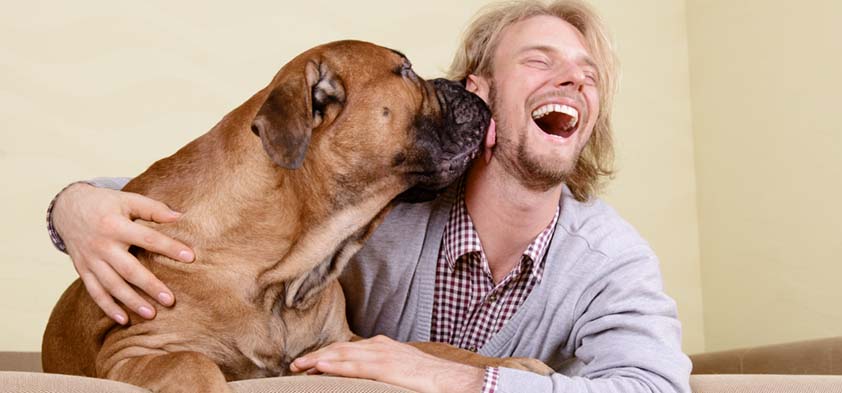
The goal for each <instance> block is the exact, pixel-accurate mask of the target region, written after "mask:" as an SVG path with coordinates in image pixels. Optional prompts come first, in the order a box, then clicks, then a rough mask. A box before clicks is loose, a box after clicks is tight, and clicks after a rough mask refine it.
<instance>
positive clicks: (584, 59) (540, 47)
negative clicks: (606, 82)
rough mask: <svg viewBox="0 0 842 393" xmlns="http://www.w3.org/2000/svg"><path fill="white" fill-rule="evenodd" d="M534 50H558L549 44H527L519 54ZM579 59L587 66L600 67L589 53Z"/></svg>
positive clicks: (551, 51) (549, 51)
mask: <svg viewBox="0 0 842 393" xmlns="http://www.w3.org/2000/svg"><path fill="white" fill-rule="evenodd" d="M533 50H535V51H539V52H544V53H555V52H558V51H557V50H556V49H555V48H553V47H551V46H549V45H531V46H527V47H524V48H522V49H521V50H519V51H518V54H522V53H525V52H529V51H533ZM577 61H578V62H581V63H584V64H585V65H587V66H590V67H593V68H595V69H599V67H598V66H597V64H596V61H594V59H593V58H592V57H590V56H589V55H584V56H581V57H579V58H578V59H577Z"/></svg>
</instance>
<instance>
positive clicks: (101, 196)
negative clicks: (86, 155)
mask: <svg viewBox="0 0 842 393" xmlns="http://www.w3.org/2000/svg"><path fill="white" fill-rule="evenodd" d="M179 215H180V214H179V213H177V212H174V211H172V210H170V209H169V208H168V207H167V206H166V205H165V204H163V203H161V202H158V201H155V200H152V199H149V198H147V197H144V196H142V195H138V194H133V193H128V192H121V191H114V190H109V189H104V188H97V187H93V186H90V185H88V184H84V183H79V184H74V185H72V186H70V187H69V188H67V190H65V191H64V192H62V193H61V195H59V197H58V199H57V200H56V203H55V205H54V206H53V224H54V225H55V228H56V231H57V232H58V233H59V235H60V236H61V237H62V239H63V240H64V244H65V246H67V253H68V254H69V255H70V258H71V259H73V266H74V267H75V268H76V272H78V273H79V277H81V278H82V281H83V282H84V283H85V288H87V290H88V293H90V295H91V297H92V298H93V300H94V302H96V304H97V305H98V306H99V307H100V308H101V309H102V310H103V311H104V312H105V314H106V315H108V316H109V317H110V318H111V319H113V320H114V321H116V322H117V323H119V324H125V323H126V322H128V317H127V316H126V313H125V311H124V310H123V309H122V308H121V307H120V306H118V305H117V303H115V301H114V298H117V300H119V301H120V302H122V303H123V304H125V305H126V306H128V307H129V308H131V309H132V310H134V312H136V313H137V314H138V315H140V316H142V317H144V318H147V319H152V318H155V307H154V306H152V305H151V304H149V303H148V302H147V301H146V300H144V299H143V298H142V297H140V295H138V294H137V292H135V290H134V289H132V287H130V286H129V285H128V283H127V282H126V281H128V282H129V283H132V284H134V285H135V286H137V287H138V288H140V289H142V290H143V291H144V292H146V293H147V294H148V295H149V296H151V297H152V298H153V299H157V300H158V302H159V303H161V304H162V305H164V306H171V305H172V304H173V303H174V301H175V298H174V296H173V294H172V291H170V290H169V288H167V287H166V286H165V285H164V283H162V282H161V281H160V280H158V279H157V278H156V277H155V276H154V275H153V274H152V273H151V272H150V271H149V270H147V269H146V268H145V267H144V266H143V265H141V264H140V262H138V260H137V259H136V258H135V257H134V256H133V255H132V254H130V253H129V252H128V249H129V246H131V245H135V246H138V247H141V248H144V249H146V250H149V251H152V252H156V253H159V254H163V255H166V256H168V257H170V258H173V259H177V260H181V261H184V262H191V261H193V258H194V256H193V252H192V251H191V250H190V248H188V247H187V246H185V245H184V244H182V243H180V242H178V241H175V240H174V239H172V238H170V237H167V236H164V235H163V234H161V233H160V232H157V231H155V230H153V229H151V228H148V227H146V226H143V225H140V224H137V223H135V222H134V221H132V220H134V219H136V218H140V219H143V220H146V221H153V222H158V223H168V222H173V221H175V220H177V219H178V217H179ZM112 296H113V297H112Z"/></svg>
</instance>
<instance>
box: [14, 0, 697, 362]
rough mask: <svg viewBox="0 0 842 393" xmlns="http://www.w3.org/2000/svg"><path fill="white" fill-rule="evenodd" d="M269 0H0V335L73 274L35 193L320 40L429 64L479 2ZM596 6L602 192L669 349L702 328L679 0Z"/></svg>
mask: <svg viewBox="0 0 842 393" xmlns="http://www.w3.org/2000/svg"><path fill="white" fill-rule="evenodd" d="M281 3H282V2H277V1H265V2H262V3H260V2H250V3H249V5H248V6H239V5H233V3H229V4H225V5H212V4H211V3H208V2H192V3H191V4H190V5H187V4H184V2H165V1H148V2H132V3H125V2H113V1H87V2H81V3H80V2H75V3H73V2H53V3H52V4H50V5H49V6H47V5H39V4H35V3H32V4H29V3H26V2H20V3H15V4H14V5H7V6H6V7H4V12H3V13H2V15H0V59H3V60H2V61H0V71H2V72H0V85H2V86H3V89H1V90H0V119H2V125H3V126H2V129H0V132H2V137H3V140H4V141H6V142H5V143H3V144H2V145H0V163H2V165H0V175H2V178H3V180H4V181H5V186H4V187H2V188H0V206H2V209H3V210H2V217H3V219H4V221H5V222H4V223H3V224H2V225H0V310H2V313H3V314H2V315H3V317H2V319H3V323H2V324H0V350H37V349H38V348H39V345H40V344H39V343H40V336H41V332H42V330H43V326H44V324H45V322H46V319H47V317H48V315H49V311H50V309H51V307H52V305H53V304H54V302H55V301H56V299H57V298H58V297H59V295H60V293H61V291H62V290H63V289H64V288H65V287H66V286H67V284H69V282H70V281H71V280H72V279H73V278H74V277H75V273H74V271H73V268H72V266H71V264H70V262H69V260H68V259H67V257H65V256H64V255H62V254H59V253H58V252H56V251H55V250H53V249H52V248H51V246H50V245H49V242H48V239H47V235H46V233H45V230H44V219H43V216H44V209H45V208H46V206H47V203H48V202H49V200H50V199H51V198H52V196H53V194H54V193H55V192H57V191H58V190H59V189H60V188H61V187H62V186H63V185H65V184H66V183H68V182H70V181H73V180H76V179H85V178H91V177H95V176H121V175H123V176H132V175H134V174H137V173H139V172H141V171H142V170H143V169H145V167H146V166H147V165H148V164H149V163H151V162H152V161H154V160H155V159H157V158H160V157H163V156H165V155H168V154H170V153H172V152H173V151H175V150H176V148H178V147H179V146H181V145H183V144H184V143H186V142H187V141H189V140H191V139H193V138H195V137H196V136H198V135H199V134H201V133H203V132H204V131H205V130H207V129H208V128H210V127H211V126H212V125H213V124H214V123H215V122H216V121H217V120H218V119H219V118H220V117H221V116H222V115H223V114H225V113H226V112H228V111H229V110H231V109H232V108H234V107H235V106H236V105H238V104H239V103H240V102H242V101H243V100H244V99H246V98H247V97H248V96H249V95H250V94H251V93H253V92H254V91H256V90H257V89H258V88H260V87H262V86H263V85H264V84H265V83H267V82H268V81H269V79H270V78H271V76H272V75H273V74H274V72H275V71H276V69H277V68H278V67H279V66H280V65H282V64H283V63H284V62H285V61H286V60H288V59H290V58H291V57H292V56H293V55H295V54H297V53H298V52H300V51H302V50H304V49H306V48H308V47H310V46H313V45H315V44H318V43H321V42H325V41H329V40H335V39H341V38H358V39H365V40H370V41H375V42H378V43H380V44H383V45H387V46H391V47H395V48H398V49H401V50H402V51H404V52H405V53H407V55H408V56H409V57H410V58H411V59H412V60H413V63H414V64H415V65H416V69H417V70H418V71H419V73H420V74H421V75H426V76H439V75H441V73H442V70H444V69H445V68H446V67H447V65H448V64H449V60H450V57H451V55H452V53H453V51H454V49H455V46H456V37H457V36H458V35H459V33H460V32H461V30H462V29H463V28H464V26H465V24H466V22H467V21H468V19H469V18H470V16H471V15H472V14H473V13H474V12H475V11H476V10H477V9H478V8H479V7H480V6H481V5H482V4H483V3H484V2H482V1H462V2H453V1H444V0H432V1H427V2H417V3H415V4H412V5H407V6H399V7H396V6H395V3H394V2H390V1H379V2H378V1H364V2H362V1H361V2H336V1H312V0H311V1H306V2H295V3H294V4H281ZM457 4H458V5H457ZM594 4H595V5H596V6H597V8H598V9H599V10H600V11H602V12H603V13H604V15H605V17H606V19H607V22H608V24H609V25H610V27H611V30H612V31H613V33H614V36H615V38H616V41H617V43H618V47H619V52H620V56H621V58H622V62H623V81H622V87H621V93H620V95H619V97H618V100H617V110H616V111H615V115H616V129H617V148H618V168H619V173H618V176H617V178H616V180H615V182H614V183H613V184H612V186H611V187H610V188H609V190H608V192H607V199H609V200H610V202H611V203H612V204H613V205H614V206H615V207H616V208H617V209H618V210H619V211H620V212H621V213H622V214H623V215H624V216H625V217H626V218H627V219H628V220H629V221H631V222H632V223H633V224H634V225H635V226H636V227H637V228H638V229H639V230H640V231H641V232H642V233H643V235H644V236H645V237H646V238H647V239H648V240H649V241H650V242H651V243H652V245H653V247H654V248H655V250H656V252H657V253H658V254H659V256H660V257H661V261H662V267H663V272H664V281H665V285H666V289H667V291H668V292H669V293H670V294H671V295H672V296H673V297H675V299H676V300H677V302H678V305H679V311H680V314H681V319H682V321H683V323H684V328H685V337H684V347H685V350H687V351H688V352H697V351H700V350H702V349H703V348H704V345H705V343H704V332H703V325H702V292H701V279H700V267H699V255H698V254H699V252H698V250H699V247H698V234H697V228H698V224H697V218H696V200H695V198H696V190H695V174H694V163H693V136H692V132H691V116H690V114H691V112H690V99H689V78H688V63H687V39H686V22H685V21H686V19H685V9H684V2H683V1H662V0H638V1H635V2H634V4H632V3H630V2H628V1H625V0H600V1H594ZM454 6H456V7H457V8H456V9H454V8H453V7H454Z"/></svg>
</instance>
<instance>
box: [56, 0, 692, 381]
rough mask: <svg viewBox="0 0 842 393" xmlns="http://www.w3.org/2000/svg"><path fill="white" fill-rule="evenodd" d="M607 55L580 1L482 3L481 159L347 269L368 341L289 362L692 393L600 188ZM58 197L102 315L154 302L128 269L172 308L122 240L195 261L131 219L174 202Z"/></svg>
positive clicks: (632, 235)
mask: <svg viewBox="0 0 842 393" xmlns="http://www.w3.org/2000/svg"><path fill="white" fill-rule="evenodd" d="M613 56H614V55H613V52H612V51H611V48H610V44H609V42H608V40H607V39H606V37H605V34H604V29H603V27H602V26H601V23H600V22H599V20H598V18H597V17H596V15H595V14H594V13H593V12H592V11H591V10H590V9H589V8H588V7H586V6H585V5H583V4H581V3H579V2H577V1H565V0H560V1H557V2H555V3H553V4H551V5H548V6H544V5H541V4H539V3H533V2H524V3H514V4H507V5H503V6H500V7H497V8H494V9H489V10H488V11H486V12H485V13H484V14H482V15H481V16H479V18H477V20H476V21H475V22H474V23H473V24H472V25H471V27H470V28H469V30H468V32H467V34H466V39H465V41H464V43H463V45H462V48H460V51H459V52H458V53H457V56H456V59H455V61H454V64H453V66H452V70H451V74H452V75H451V76H452V77H453V78H455V79H460V80H464V81H465V83H466V87H467V88H468V89H469V90H471V91H473V92H475V93H476V94H478V95H479V96H480V97H482V98H483V99H485V100H486V102H487V103H488V104H489V105H490V106H491V108H492V112H493V115H494V116H493V117H494V122H493V123H492V126H491V127H490V129H489V132H488V136H487V138H486V143H485V151H484V153H483V155H482V156H481V157H480V158H478V159H477V160H476V162H474V163H473V165H472V167H471V168H470V170H469V171H468V173H467V175H466V176H465V178H464V180H463V181H461V182H458V183H457V184H455V185H454V186H452V187H451V188H450V189H449V190H448V191H447V192H445V193H444V194H443V195H442V196H440V197H439V198H437V199H436V200H435V201H432V202H429V203H424V204H416V205H399V206H398V207H397V208H396V209H395V210H394V211H393V212H392V213H390V215H389V217H387V219H386V220H385V222H384V223H383V224H382V225H381V226H380V228H379V229H378V230H377V231H376V233H375V234H374V235H373V236H372V238H371V239H370V240H369V242H368V244H367V246H366V247H365V248H364V249H363V250H362V251H360V253H359V254H358V255H357V256H356V257H355V259H356V260H357V261H365V263H358V262H351V263H350V264H349V267H348V269H347V271H346V272H345V273H344V274H343V277H342V279H341V280H342V284H343V288H344V289H345V290H346V296H347V297H348V317H349V322H350V324H351V328H352V330H353V331H354V332H355V333H357V334H359V335H361V336H363V337H374V338H371V339H367V340H362V341H359V342H354V343H337V344H333V345H330V346H328V347H325V348H323V349H321V350H318V351H316V352H314V353H311V354H308V355H306V356H303V357H301V358H299V359H297V360H296V361H295V362H294V363H293V364H292V366H291V367H292V369H293V371H308V372H322V373H330V374H336V375H343V376H351V377H361V378H369V379H375V380H381V381H384V382H389V383H392V384H396V385H400V386H404V387H408V388H410V389H414V390H418V391H431V392H435V391H477V392H478V391H483V392H493V391H497V392H515V391H517V392H526V391H528V392H541V391H547V392H550V391H553V392H555V391H558V392H562V391H564V392H579V391H581V392H584V391H596V392H599V391H606V392H608V391H612V392H613V391H623V392H632V391H635V392H636V391H641V392H674V391H682V392H683V391H689V386H688V379H689V378H688V375H689V372H690V363H689V360H688V359H687V357H686V356H685V355H684V354H682V352H681V348H680V341H681V339H680V335H681V334H680V324H679V322H678V320H677V317H676V307H675V303H674V302H673V301H672V300H671V299H670V298H669V297H667V296H666V295H665V294H664V293H663V289H662V284H661V278H660V272H659V268H658V260H657V258H656V257H655V255H654V253H653V252H652V250H651V249H650V248H649V246H648V245H647V244H646V242H645V241H643V240H642V239H641V238H640V237H639V235H638V234H637V233H636V232H635V231H634V230H633V229H632V228H631V227H630V226H629V225H628V224H627V223H626V222H624V221H623V220H622V219H621V218H620V217H619V216H617V214H616V213H615V212H614V211H613V210H611V209H610V208H609V207H608V206H606V205H605V204H604V203H602V202H601V201H599V200H598V199H596V197H595V196H594V194H595V192H596V191H597V189H598V186H599V182H600V180H601V178H603V177H605V176H606V175H609V174H610V173H611V171H610V159H611V153H612V147H611V130H610V104H611V96H612V93H613V81H614V77H615V75H614V57H613ZM115 185H116V187H113V188H119V184H115ZM51 210H52V211H53V215H54V216H53V217H54V223H55V229H56V231H51V232H53V233H51V234H53V235H54V239H56V240H58V239H59V235H61V237H63V238H64V240H65V242H66V244H67V251H68V253H69V254H70V256H71V257H72V258H73V261H74V264H75V266H76V269H77V271H78V272H79V274H80V276H81V277H82V279H83V281H84V282H85V285H86V287H87V289H88V291H89V292H90V293H91V295H92V297H93V298H94V300H95V301H96V302H97V304H98V305H99V306H100V307H101V308H102V309H103V310H104V311H105V312H106V313H107V314H108V315H109V316H111V317H112V318H114V319H115V320H116V321H118V322H120V323H124V322H125V321H126V316H125V313H124V311H123V310H122V309H121V308H120V306H118V305H117V304H116V303H115V301H114V298H116V299H118V300H119V301H121V302H122V303H123V304H125V305H126V306H127V307H130V308H131V309H133V310H135V312H137V313H138V314H139V315H141V316H144V317H146V318H153V317H154V315H155V314H154V313H155V311H154V307H153V306H152V305H151V304H149V303H147V302H145V301H144V300H143V299H142V298H140V297H139V296H138V295H137V294H136V293H135V292H134V290H132V289H131V287H129V286H128V285H127V283H126V282H125V281H126V280H127V281H128V282H130V283H132V284H134V285H136V286H137V287H139V288H141V289H142V290H143V291H145V292H146V293H148V294H149V295H150V296H152V297H153V298H156V299H158V300H159V302H160V303H161V304H163V305H171V304H172V303H173V297H172V294H171V292H169V290H168V289H167V288H166V287H165V286H164V285H163V284H162V283H161V282H160V281H158V280H157V279H156V278H154V277H152V275H151V274H150V273H149V272H148V271H146V270H145V269H144V268H142V267H141V266H140V265H139V264H138V263H137V261H136V260H134V259H133V258H132V257H131V255H130V254H128V253H127V252H126V250H127V248H128V247H129V245H138V246H140V247H143V248H146V249H149V250H152V251H155V252H159V253H163V254H165V255H167V256H170V257H172V258H176V259H181V260H184V261H185V262H188V261H190V260H192V258H193V256H192V253H191V251H190V250H189V248H187V247H186V246H184V245H183V244H180V243H178V242H177V241H175V240H173V239H168V238H165V237H163V236H162V235H160V234H158V233H156V232H154V231H152V230H150V229H148V228H145V227H142V226H139V225H136V224H133V223H132V222H131V221H130V219H131V218H136V217H140V218H143V219H145V220H150V221H158V222H171V221H173V220H176V219H178V214H177V213H175V212H171V211H170V210H169V209H168V208H167V207H166V206H164V205H163V204H161V203H158V202H155V201H151V200H149V199H147V198H144V197H141V196H138V195H130V194H125V193H120V192H116V191H111V190H107V189H98V188H93V187H90V186H88V185H74V186H71V187H69V188H68V189H67V190H66V191H64V192H62V193H61V194H60V197H58V198H57V199H56V202H55V205H54V209H51ZM112 296H113V298H112ZM377 335H383V336H377ZM387 337H390V338H387ZM395 340H398V341H395ZM426 340H429V341H442V342H447V343H450V344H453V345H456V346H459V347H461V348H465V349H468V350H472V351H477V352H479V353H481V354H483V355H488V356H525V357H533V358H538V359H540V360H542V361H544V362H546V363H547V364H548V365H550V366H551V367H553V368H554V369H556V370H557V371H559V373H557V374H554V375H552V376H549V377H544V376H538V375H536V374H531V373H526V372H521V371H517V370H511V369H505V368H500V369H497V368H489V369H486V370H481V369H476V368H473V367H470V366H465V365H460V364H455V363H451V362H448V361H445V360H442V359H438V358H435V357H432V356H429V355H426V354H424V353H422V352H420V351H418V350H415V349H414V348H413V347H410V346H408V345H406V344H402V343H401V342H399V341H426Z"/></svg>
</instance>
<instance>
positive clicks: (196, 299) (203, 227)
mask: <svg viewBox="0 0 842 393" xmlns="http://www.w3.org/2000/svg"><path fill="white" fill-rule="evenodd" d="M457 108H458V110H455V109H457ZM489 119H490V114H489V112H488V109H487V108H486V107H485V106H484V104H483V103H482V101H481V100H480V99H479V98H478V97H476V96H474V95H472V94H470V93H467V92H465V91H464V90H463V89H461V87H458V86H456V85H455V84H453V83H450V82H446V81H443V80H436V81H432V82H428V81H424V80H422V79H420V78H418V77H417V76H416V75H415V74H414V72H412V71H411V69H410V68H409V64H408V61H407V60H406V58H405V57H404V56H403V55H401V54H400V53H399V52H396V51H392V50H389V49H386V48H382V47H378V46H375V45H372V44H368V43H363V42H357V41H341V42H335V43H331V44H327V45H323V46H320V47H316V48H313V49H311V50H309V51H307V52H305V53H303V54H301V55H299V56H298V57H296V58H295V59H293V60H292V61H291V62H289V63H288V64H287V65H285V66H284V67H283V68H282V69H281V70H280V71H279V72H278V74H277V75H276V76H275V78H274V79H273V80H272V82H271V83H270V84H269V86H267V87H266V88H264V89H263V90H261V91H259V92H258V93H257V94H255V95H254V96H253V97H251V98H250V99H249V100H248V101H246V102H245V103H244V104H242V105H241V106H240V107H238V108H237V109H235V110H234V111H232V112H231V113H229V114H228V115H226V116H225V117H224V118H223V119H222V120H221V121H220V122H219V124H217V125H216V126H215V127H214V128H213V129H211V130H210V131H209V132H208V133H207V134H205V135H202V136H201V137H199V138H198V139H196V140H194V141H193V142H191V143H190V144H188V145H187V146H185V147H183V148H182V149H180V150H179V151H178V152H176V153H175V154H174V155H172V156H170V157H168V158H165V159H162V160H160V161H158V162H156V163H155V164H153V165H152V166H151V167H150V168H149V169H148V170H147V171H146V172H144V173H143V174H141V175H140V176H138V177H137V178H135V179H134V180H132V181H131V182H130V183H129V184H128V185H127V186H126V187H125V188H124V190H125V191H131V192H137V193H141V194H144V195H147V196H149V197H152V198H154V199H157V200H160V201H163V202H165V203H167V204H168V205H169V206H170V207H171V208H173V209H175V210H178V211H182V212H184V215H183V216H182V217H181V218H180V219H179V221H177V222H176V223H173V224H166V225H158V224H154V223H148V222H146V223H145V224H146V225H149V226H151V227H154V228H155V229H157V230H159V231H161V232H163V233H165V234H167V235H169V236H172V237H174V238H177V239H179V240H181V241H183V242H184V243H186V244H189V245H191V246H192V248H193V250H194V251H195V253H196V261H195V262H194V263H192V264H184V263H180V262H176V261H173V260H170V259H168V258H166V257H164V256H161V255H156V254H153V253H150V252H147V251H145V250H141V249H137V250H133V252H135V254H136V256H137V257H138V259H139V260H140V261H141V262H142V263H143V264H144V265H145V266H146V267H147V268H149V269H150V270H151V271H152V272H153V273H154V274H155V275H156V276H158V277H159V278H160V279H161V280H162V281H164V282H165V283H167V285H168V286H169V287H170V288H171V289H172V290H173V292H174V293H175V294H176V298H177V303H176V305H175V306H174V307H172V308H164V309H161V310H160V312H159V313H158V315H157V317H156V318H155V319H154V320H149V321H147V320H144V319H142V318H141V317H139V316H137V315H135V314H131V315H130V323H129V324H127V325H126V326H120V325H118V324H116V323H114V322H113V321H112V320H111V319H109V318H108V317H107V316H106V315H104V314H103V313H102V311H101V310H100V309H99V308H98V307H97V306H96V304H95V303H94V302H93V301H92V300H91V299H90V298H89V296H88V294H87V293H86V292H85V289H84V286H83V284H82V283H81V281H80V280H76V281H75V282H74V283H73V284H72V285H71V286H70V288H69V289H68V290H67V291H66V292H65V293H64V295H63V296H62V298H61V299H60V300H59V302H58V304H57V306H56V307H55V309H54V310H53V313H52V315H51V317H50V321H49V324H48V326H47V330H46V332H45V334H44V341H43V348H42V356H43V367H44V370H45V371H47V372H57V373H65V374H77V375H85V376H92V377H101V378H109V379H114V380H119V381H124V382H128V383H132V384H136V385H140V386H143V387H146V388H149V389H152V390H155V391H166V390H168V389H173V388H175V387H179V388H181V389H184V388H185V387H187V386H190V387H193V388H194V389H195V391H202V392H215V391H227V385H226V380H237V379H246V378H255V377H266V376H278V375H285V374H288V373H289V363H290V362H291V361H292V360H293V359H295V358H296V357H298V356H300V355H302V354H305V353H307V352H309V351H312V350H315V349H318V348H320V347H323V346H325V345H327V344H330V343H332V342H336V341H347V340H349V339H351V338H352V334H351V332H350V330H349V328H348V325H347V322H346V320H345V303H344V297H343V295H342V291H341V288H340V287H339V284H338V282H337V280H336V279H335V278H336V277H337V275H338V274H339V273H340V271H341V269H342V268H343V267H344V265H345V263H346V262H347V261H348V259H349V258H350V257H351V255H353V254H354V253H355V252H356V251H357V250H358V249H359V248H360V247H361V245H362V242H363V241H364V240H365V239H366V238H367V237H368V235H369V234H370V233H371V232H372V231H373V230H374V228H375V227H376V225H377V224H378V223H379V222H380V221H381V220H382V218H383V217H384V216H385V214H386V212H387V211H388V210H389V206H390V205H391V203H392V201H393V200H395V198H398V197H399V198H400V199H404V200H416V199H423V198H426V197H430V196H431V195H433V194H434V192H435V191H436V190H440V189H442V188H444V187H445V186H446V185H447V184H448V183H450V182H452V181H453V180H454V179H455V178H456V177H457V176H458V175H459V174H460V173H461V172H462V171H464V170H465V169H466V167H467V165H468V163H469V160H470V158H471V156H472V154H474V153H475V152H476V151H477V150H478V148H479V146H480V143H481V139H482V135H483V132H484V130H485V128H486V126H487V124H488V122H489ZM419 346H420V347H421V348H422V349H425V350H427V351H428V352H431V353H433V354H439V355H442V356H444V357H447V358H450V359H456V360H460V361H466V362H469V363H473V364H477V365H486V364H498V363H493V362H492V363H489V361H490V360H489V359H485V358H482V357H480V356H479V355H476V354H473V353H470V352H466V351H461V350H456V349H453V348H451V347H448V346H445V345H441V344H419ZM514 363H516V364H515V365H517V363H518V362H517V361H515V362H514Z"/></svg>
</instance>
